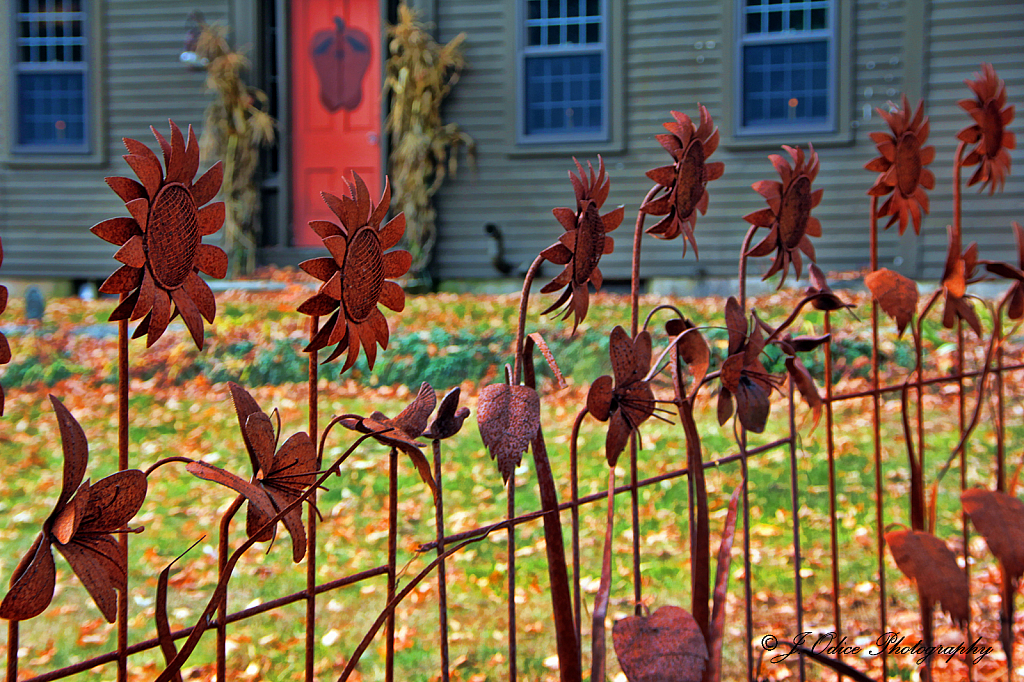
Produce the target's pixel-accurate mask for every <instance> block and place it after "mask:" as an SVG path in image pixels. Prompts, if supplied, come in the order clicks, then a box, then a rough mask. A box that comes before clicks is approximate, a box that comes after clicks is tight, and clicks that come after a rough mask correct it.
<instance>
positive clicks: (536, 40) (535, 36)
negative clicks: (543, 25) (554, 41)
mask: <svg viewBox="0 0 1024 682" xmlns="http://www.w3.org/2000/svg"><path fill="white" fill-rule="evenodd" d="M526 36H527V37H526V44H527V45H540V26H530V27H529V28H527V29H526Z"/></svg>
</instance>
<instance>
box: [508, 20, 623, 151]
mask: <svg viewBox="0 0 1024 682" xmlns="http://www.w3.org/2000/svg"><path fill="white" fill-rule="evenodd" d="M544 1H546V0H544ZM527 2H528V0H517V2H516V104H515V107H516V114H515V120H516V143H517V144H521V145H537V144H557V143H563V142H607V141H608V140H609V139H610V134H611V121H610V116H611V92H610V87H611V77H610V73H611V65H610V64H609V63H608V60H609V54H610V50H609V33H610V31H611V28H610V22H609V7H608V3H609V0H598V8H599V11H600V21H599V26H600V29H599V31H600V36H599V38H600V39H599V40H598V41H597V42H595V43H585V42H580V43H569V44H566V43H563V44H560V45H528V44H527V42H528V40H527V27H528V26H538V27H540V29H541V32H542V34H543V32H544V31H545V30H546V29H547V28H548V27H549V26H561V27H562V31H561V34H562V36H565V34H566V25H567V24H569V23H579V24H580V37H581V39H582V38H583V36H585V31H586V23H587V22H586V19H585V18H584V17H583V16H580V17H566V16H565V14H566V12H565V9H566V0H561V3H560V4H561V9H562V14H563V16H562V17H559V18H556V19H544V18H542V19H532V20H529V19H527V9H526V5H527ZM585 3H586V0H580V4H581V5H584V4H585ZM528 22H529V23H528ZM586 55H598V56H599V57H600V59H601V95H602V96H601V127H600V129H599V130H595V131H586V132H573V131H565V132H557V133H530V134H527V132H526V111H525V104H526V61H527V59H528V58H530V57H557V56H586Z"/></svg>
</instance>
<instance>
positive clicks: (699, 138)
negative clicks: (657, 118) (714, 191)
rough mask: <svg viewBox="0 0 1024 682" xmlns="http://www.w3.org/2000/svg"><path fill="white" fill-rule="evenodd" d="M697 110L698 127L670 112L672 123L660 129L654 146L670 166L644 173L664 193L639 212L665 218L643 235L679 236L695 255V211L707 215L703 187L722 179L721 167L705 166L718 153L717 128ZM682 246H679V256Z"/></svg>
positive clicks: (681, 115)
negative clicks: (668, 157)
mask: <svg viewBox="0 0 1024 682" xmlns="http://www.w3.org/2000/svg"><path fill="white" fill-rule="evenodd" d="M697 106H698V108H699V110H700V125H699V126H696V125H694V124H693V121H691V120H690V117H689V116H687V115H686V114H682V113H679V112H678V111H673V112H672V117H673V118H674V119H675V120H674V121H669V122H668V123H664V124H662V125H664V126H665V129H666V130H668V133H662V134H660V135H657V136H656V137H657V139H658V142H660V143H661V146H662V147H664V148H665V151H667V152H668V153H669V154H671V155H672V159H673V161H674V162H673V163H672V165H670V166H662V167H661V168H654V169H652V170H649V171H647V177H649V178H650V179H651V180H653V181H654V182H656V183H658V184H659V185H661V186H662V187H663V188H665V189H666V192H665V193H664V194H663V195H662V196H660V197H658V198H656V199H650V200H649V201H647V202H645V203H644V205H643V206H641V207H640V210H641V211H643V212H644V213H649V214H651V215H663V216H665V217H664V218H663V219H662V220H661V221H659V222H658V224H656V225H653V226H651V227H649V228H647V233H648V234H651V235H653V236H655V237H657V238H658V239H675V238H676V237H678V236H679V235H680V234H683V235H686V240H687V241H689V242H690V243H691V244H692V245H693V253H694V255H695V256H696V255H697V242H696V240H695V239H694V236H693V230H694V228H695V227H696V226H697V211H700V214H701V215H704V214H705V213H707V211H708V192H707V184H708V183H709V182H711V181H712V180H717V179H718V178H720V177H722V173H724V172H725V164H724V163H721V162H715V163H707V159H708V157H709V156H711V155H712V154H713V153H714V152H715V150H716V149H718V128H715V127H714V123H713V122H712V121H711V115H710V114H709V113H708V110H707V109H706V108H705V107H704V106H702V105H699V104H698V105H697ZM685 255H686V242H685V241H684V242H683V256H685Z"/></svg>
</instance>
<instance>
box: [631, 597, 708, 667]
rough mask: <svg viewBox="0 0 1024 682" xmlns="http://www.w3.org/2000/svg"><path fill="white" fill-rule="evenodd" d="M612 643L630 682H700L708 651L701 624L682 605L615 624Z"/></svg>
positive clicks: (665, 607)
mask: <svg viewBox="0 0 1024 682" xmlns="http://www.w3.org/2000/svg"><path fill="white" fill-rule="evenodd" d="M612 643H613V644H614V646H615V655H616V656H617V657H618V659H619V666H620V667H621V668H622V672H623V674H625V676H626V679H627V680H629V682H700V681H701V679H703V676H704V668H705V667H706V666H707V662H708V648H707V644H706V643H705V642H704V634H703V633H702V632H701V629H700V627H699V626H698V625H697V621H695V620H694V619H693V616H691V615H690V614H689V612H687V611H686V610H685V609H683V608H680V607H678V606H662V607H661V608H660V609H658V610H657V611H655V612H654V613H652V614H650V615H649V616H630V617H628V618H623V619H621V620H617V621H615V625H614V626H612Z"/></svg>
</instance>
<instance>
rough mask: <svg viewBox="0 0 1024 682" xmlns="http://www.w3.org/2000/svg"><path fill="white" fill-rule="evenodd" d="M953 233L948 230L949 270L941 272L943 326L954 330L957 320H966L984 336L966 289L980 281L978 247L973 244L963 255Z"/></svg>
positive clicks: (978, 333)
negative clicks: (978, 274) (976, 272)
mask: <svg viewBox="0 0 1024 682" xmlns="http://www.w3.org/2000/svg"><path fill="white" fill-rule="evenodd" d="M957 246H958V244H957V240H956V239H954V235H953V229H952V228H950V229H949V251H948V253H947V255H946V267H945V269H944V270H943V271H942V297H943V308H942V326H943V327H945V328H946V329H952V328H953V326H954V325H955V324H956V321H957V320H958V319H960V320H963V321H964V322H966V323H967V324H968V325H970V327H971V329H973V330H974V333H975V334H977V335H978V336H981V320H980V319H978V313H976V312H975V311H974V306H973V305H971V302H970V300H969V299H968V298H967V296H966V294H967V285H968V284H973V283H974V282H977V281H978V280H979V279H981V278H980V277H979V276H977V275H976V274H975V271H976V270H977V267H978V245H977V244H976V243H972V244H971V245H970V246H968V247H967V250H966V251H964V252H963V254H961V253H959V251H958V249H957Z"/></svg>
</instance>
